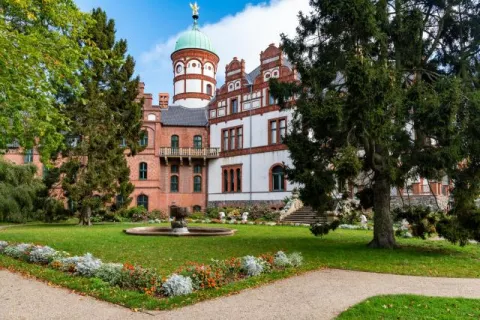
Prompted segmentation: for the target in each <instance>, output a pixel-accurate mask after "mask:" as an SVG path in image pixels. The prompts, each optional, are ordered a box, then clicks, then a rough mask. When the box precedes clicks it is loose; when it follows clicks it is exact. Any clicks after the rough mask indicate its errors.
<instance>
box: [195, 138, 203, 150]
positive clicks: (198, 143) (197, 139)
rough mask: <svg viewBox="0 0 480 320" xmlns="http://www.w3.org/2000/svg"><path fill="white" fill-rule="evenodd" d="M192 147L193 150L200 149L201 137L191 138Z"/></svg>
mask: <svg viewBox="0 0 480 320" xmlns="http://www.w3.org/2000/svg"><path fill="white" fill-rule="evenodd" d="M193 147H194V148H195V149H202V136H195V137H193Z"/></svg>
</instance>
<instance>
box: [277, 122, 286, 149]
mask: <svg viewBox="0 0 480 320" xmlns="http://www.w3.org/2000/svg"><path fill="white" fill-rule="evenodd" d="M278 129H279V131H280V132H279V133H280V139H279V140H278V141H279V142H280V143H283V139H284V138H285V136H286V135H287V120H286V119H281V120H280V127H279V128H278Z"/></svg>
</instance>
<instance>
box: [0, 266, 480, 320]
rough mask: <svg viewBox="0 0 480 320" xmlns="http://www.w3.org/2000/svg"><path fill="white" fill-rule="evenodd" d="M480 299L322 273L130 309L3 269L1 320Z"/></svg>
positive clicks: (319, 314)
mask: <svg viewBox="0 0 480 320" xmlns="http://www.w3.org/2000/svg"><path fill="white" fill-rule="evenodd" d="M400 293H411V294H420V295H428V296H449V297H470V298H480V279H459V278H428V277H413V276H398V275H390V274H376V273H369V272H357V271H344V270H332V269H330V270H321V271H315V272H310V273H306V274H303V275H301V276H297V277H292V278H288V279H285V280H281V281H277V282H275V283H272V284H269V285H265V286H263V287H260V288H257V289H251V290H245V291H243V292H241V293H239V294H237V295H233V296H229V297H224V298H218V299H215V300H209V301H205V302H201V303H198V304H195V305H193V306H189V307H185V308H182V309H177V310H173V311H153V312H148V313H143V312H137V313H135V312H132V311H130V310H128V309H125V308H122V307H119V306H116V305H112V304H109V303H106V302H102V301H98V300H95V299H93V298H90V297H84V296H80V295H77V294H74V293H71V292H69V291H68V290H65V289H59V288H53V287H49V286H48V285H46V284H44V283H42V282H38V281H35V280H31V279H25V278H23V277H22V276H19V275H17V274H13V273H10V272H8V271H1V270H0V319H88V320H93V319H95V320H96V319H135V320H136V319H182V320H184V319H196V320H199V319H295V320H301V319H332V318H334V317H335V316H336V315H338V314H339V313H340V312H342V311H343V310H345V309H347V308H348V307H350V306H352V305H354V304H356V303H358V302H360V301H362V300H364V299H366V298H368V297H371V296H375V295H379V294H400Z"/></svg>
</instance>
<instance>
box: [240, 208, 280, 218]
mask: <svg viewBox="0 0 480 320" xmlns="http://www.w3.org/2000/svg"><path fill="white" fill-rule="evenodd" d="M248 218H249V219H251V220H254V221H255V220H263V221H278V220H280V212H278V211H273V210H271V209H270V208H268V207H266V206H253V207H252V208H251V210H250V214H249V215H248Z"/></svg>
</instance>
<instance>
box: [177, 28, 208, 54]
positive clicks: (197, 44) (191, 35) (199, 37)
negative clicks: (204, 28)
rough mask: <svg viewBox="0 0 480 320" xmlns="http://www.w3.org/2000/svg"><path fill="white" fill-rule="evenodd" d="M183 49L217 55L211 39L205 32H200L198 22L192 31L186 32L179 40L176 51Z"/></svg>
mask: <svg viewBox="0 0 480 320" xmlns="http://www.w3.org/2000/svg"><path fill="white" fill-rule="evenodd" d="M182 49H202V50H206V51H210V52H212V53H215V50H214V49H213V46H212V43H211V42H210V39H209V38H208V37H207V36H206V35H205V34H204V33H203V32H201V31H200V30H198V27H197V24H196V21H195V24H194V25H193V28H192V30H190V31H187V32H184V33H183V34H182V35H180V37H179V38H178V40H177V43H176V44H175V51H178V50H182ZM175 51H174V52H175ZM215 54H216V53H215Z"/></svg>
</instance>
